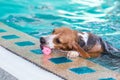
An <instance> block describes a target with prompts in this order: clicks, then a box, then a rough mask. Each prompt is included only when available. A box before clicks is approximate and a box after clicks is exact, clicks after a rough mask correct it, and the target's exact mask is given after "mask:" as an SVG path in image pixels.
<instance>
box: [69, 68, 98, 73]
mask: <svg viewBox="0 0 120 80" xmlns="http://www.w3.org/2000/svg"><path fill="white" fill-rule="evenodd" d="M69 70H70V71H72V72H74V73H76V74H88V73H93V72H96V71H95V70H93V69H91V68H89V67H87V66H84V67H77V68H71V69H69Z"/></svg>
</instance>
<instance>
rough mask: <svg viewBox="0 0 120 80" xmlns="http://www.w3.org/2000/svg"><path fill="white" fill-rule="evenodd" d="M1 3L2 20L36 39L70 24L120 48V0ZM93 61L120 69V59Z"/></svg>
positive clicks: (17, 0)
mask: <svg viewBox="0 0 120 80" xmlns="http://www.w3.org/2000/svg"><path fill="white" fill-rule="evenodd" d="M0 5H1V7H0V11H1V12H0V21H1V22H3V23H5V24H7V25H9V26H10V27H13V28H16V29H18V30H20V31H22V32H25V33H27V34H29V35H31V36H34V37H36V38H39V37H40V36H43V35H48V34H50V33H51V31H52V30H53V29H54V28H56V27H60V26H69V27H71V28H72V29H75V30H78V31H87V32H92V33H94V34H97V35H99V36H101V37H102V38H103V39H104V40H107V41H108V42H109V43H111V44H112V45H113V46H115V47H117V48H120V45H119V44H120V9H119V7H120V1H119V0H33V1H26V0H20V1H19V0H10V1H7V0H2V1H0ZM104 58H106V57H104ZM109 60H110V58H108V61H109ZM93 61H94V62H96V63H99V64H101V65H104V66H105V67H108V68H110V69H112V70H116V71H118V72H120V69H119V67H120V63H119V61H120V60H113V62H114V63H117V64H116V65H114V66H113V62H112V63H110V62H109V63H101V62H99V61H100V60H99V59H95V60H93ZM104 61H105V60H104ZM104 61H103V62H104ZM105 62H106V61H105ZM106 64H107V65H106ZM111 66H113V67H111Z"/></svg>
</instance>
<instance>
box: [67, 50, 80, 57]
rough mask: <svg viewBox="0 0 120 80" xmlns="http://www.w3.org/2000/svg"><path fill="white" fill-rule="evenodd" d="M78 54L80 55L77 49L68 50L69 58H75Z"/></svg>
mask: <svg viewBox="0 0 120 80" xmlns="http://www.w3.org/2000/svg"><path fill="white" fill-rule="evenodd" d="M78 56H79V53H78V52H77V51H68V53H67V57H68V58H75V57H78Z"/></svg>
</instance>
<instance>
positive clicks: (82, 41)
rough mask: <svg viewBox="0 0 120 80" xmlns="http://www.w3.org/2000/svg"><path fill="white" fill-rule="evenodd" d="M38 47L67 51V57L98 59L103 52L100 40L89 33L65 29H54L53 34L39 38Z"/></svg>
mask: <svg viewBox="0 0 120 80" xmlns="http://www.w3.org/2000/svg"><path fill="white" fill-rule="evenodd" d="M40 46H41V48H42V47H43V46H47V47H49V48H51V49H59V50H65V51H69V52H68V53H67V57H70V58H73V57H77V56H81V57H83V58H91V57H98V56H100V55H101V53H102V52H105V45H103V44H102V42H101V38H100V37H98V36H96V35H94V34H92V33H90V32H78V31H75V30H72V29H70V28H67V27H61V28H56V29H54V30H53V33H52V34H51V35H49V36H46V37H41V38H40Z"/></svg>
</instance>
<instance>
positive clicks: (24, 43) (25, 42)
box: [15, 41, 35, 46]
mask: <svg viewBox="0 0 120 80" xmlns="http://www.w3.org/2000/svg"><path fill="white" fill-rule="evenodd" d="M15 44H16V45H18V46H32V45H35V43H33V42H30V41H23V42H15Z"/></svg>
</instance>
